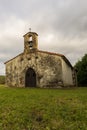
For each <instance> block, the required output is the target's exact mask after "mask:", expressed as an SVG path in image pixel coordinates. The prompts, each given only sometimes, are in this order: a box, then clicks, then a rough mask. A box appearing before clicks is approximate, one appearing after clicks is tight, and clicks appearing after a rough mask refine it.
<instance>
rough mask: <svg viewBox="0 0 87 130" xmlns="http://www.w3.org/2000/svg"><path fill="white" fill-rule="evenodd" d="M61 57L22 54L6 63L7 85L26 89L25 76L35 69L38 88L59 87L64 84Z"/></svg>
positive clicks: (44, 54)
mask: <svg viewBox="0 0 87 130" xmlns="http://www.w3.org/2000/svg"><path fill="white" fill-rule="evenodd" d="M60 59H61V58H60V57H59V56H55V55H50V54H46V53H40V52H36V53H28V54H25V53H24V54H22V55H20V56H18V57H16V58H14V59H13V60H11V61H9V62H7V63H6V83H7V85H9V86H16V87H17V86H18V87H25V74H26V71H27V69H28V68H33V69H34V70H35V72H36V75H37V87H58V86H60V85H61V83H62V66H61V65H62V64H61V60H60Z"/></svg>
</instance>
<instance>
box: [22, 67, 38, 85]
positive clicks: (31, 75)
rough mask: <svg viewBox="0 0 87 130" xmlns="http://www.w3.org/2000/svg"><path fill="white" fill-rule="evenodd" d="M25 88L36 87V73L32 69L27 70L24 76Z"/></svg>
mask: <svg viewBox="0 0 87 130" xmlns="http://www.w3.org/2000/svg"><path fill="white" fill-rule="evenodd" d="M25 86H26V87H36V73H35V71H34V70H33V69H32V68H29V69H28V70H27V72H26V75H25Z"/></svg>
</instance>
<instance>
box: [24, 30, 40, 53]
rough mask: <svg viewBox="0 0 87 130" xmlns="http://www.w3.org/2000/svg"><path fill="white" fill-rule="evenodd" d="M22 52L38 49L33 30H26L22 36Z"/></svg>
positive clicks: (35, 34) (36, 36)
mask: <svg viewBox="0 0 87 130" xmlns="http://www.w3.org/2000/svg"><path fill="white" fill-rule="evenodd" d="M23 37H24V52H25V53H28V52H34V51H36V50H37V49H38V34H37V33H35V32H31V31H30V32H28V33H26V34H25V35H24V36H23Z"/></svg>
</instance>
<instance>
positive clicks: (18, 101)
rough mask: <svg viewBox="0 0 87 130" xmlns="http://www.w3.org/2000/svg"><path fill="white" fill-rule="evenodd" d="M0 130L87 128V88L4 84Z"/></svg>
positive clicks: (70, 129)
mask: <svg viewBox="0 0 87 130" xmlns="http://www.w3.org/2000/svg"><path fill="white" fill-rule="evenodd" d="M0 130H87V88H76V89H65V90H64V89H39V88H38V89H36V88H7V87H5V86H4V85H0Z"/></svg>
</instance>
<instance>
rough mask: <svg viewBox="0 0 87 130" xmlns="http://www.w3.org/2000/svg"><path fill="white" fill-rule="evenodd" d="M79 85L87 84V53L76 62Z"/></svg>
mask: <svg viewBox="0 0 87 130" xmlns="http://www.w3.org/2000/svg"><path fill="white" fill-rule="evenodd" d="M75 68H76V70H77V80H78V85H79V86H87V54H85V55H84V56H83V57H82V59H81V60H80V61H78V62H77V63H76V64H75Z"/></svg>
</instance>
